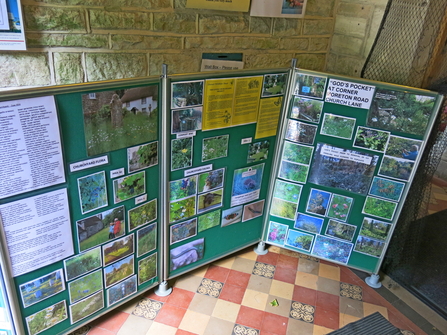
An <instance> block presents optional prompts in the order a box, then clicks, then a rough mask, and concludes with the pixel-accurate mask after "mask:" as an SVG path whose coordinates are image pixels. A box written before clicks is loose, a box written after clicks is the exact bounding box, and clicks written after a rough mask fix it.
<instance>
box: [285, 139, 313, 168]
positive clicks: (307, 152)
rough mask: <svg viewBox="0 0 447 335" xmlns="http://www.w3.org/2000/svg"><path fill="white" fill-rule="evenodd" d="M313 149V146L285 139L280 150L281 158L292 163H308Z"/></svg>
mask: <svg viewBox="0 0 447 335" xmlns="http://www.w3.org/2000/svg"><path fill="white" fill-rule="evenodd" d="M313 150H314V148H313V147H309V146H307V145H300V144H296V143H292V142H288V141H285V142H284V147H283V150H282V159H283V160H286V161H289V162H293V163H298V164H307V165H308V164H310V160H311V158H312V152H313Z"/></svg>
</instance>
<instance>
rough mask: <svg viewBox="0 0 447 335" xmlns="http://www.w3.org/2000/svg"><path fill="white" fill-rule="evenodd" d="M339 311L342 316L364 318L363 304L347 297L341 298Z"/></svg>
mask: <svg viewBox="0 0 447 335" xmlns="http://www.w3.org/2000/svg"><path fill="white" fill-rule="evenodd" d="M339 311H340V313H341V314H345V315H351V316H354V317H356V318H363V316H364V311H363V302H362V301H359V300H354V299H350V298H346V297H340V304H339Z"/></svg>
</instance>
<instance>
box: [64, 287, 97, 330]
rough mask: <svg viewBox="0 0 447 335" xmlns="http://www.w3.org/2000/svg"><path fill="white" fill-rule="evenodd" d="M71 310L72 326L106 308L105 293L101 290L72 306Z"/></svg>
mask: <svg viewBox="0 0 447 335" xmlns="http://www.w3.org/2000/svg"><path fill="white" fill-rule="evenodd" d="M69 308H70V321H71V324H74V323H76V322H79V321H81V320H82V319H85V318H86V317H88V316H90V315H92V314H93V313H96V312H98V311H99V310H101V309H103V308H104V292H103V291H102V290H101V291H100V292H98V293H96V294H94V295H92V296H91V297H88V298H85V299H84V300H81V301H79V302H77V303H75V304H74V305H70V306H69Z"/></svg>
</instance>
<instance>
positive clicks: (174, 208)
mask: <svg viewBox="0 0 447 335" xmlns="http://www.w3.org/2000/svg"><path fill="white" fill-rule="evenodd" d="M195 214H196V197H195V196H192V197H189V198H185V199H182V200H178V201H174V202H171V203H170V204H169V222H175V221H179V220H184V219H187V218H190V217H191V216H193V215H195Z"/></svg>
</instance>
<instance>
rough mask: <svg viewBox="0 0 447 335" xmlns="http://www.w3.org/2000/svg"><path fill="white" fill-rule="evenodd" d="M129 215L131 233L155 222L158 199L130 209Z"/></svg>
mask: <svg viewBox="0 0 447 335" xmlns="http://www.w3.org/2000/svg"><path fill="white" fill-rule="evenodd" d="M127 214H128V216H129V231H132V230H134V229H136V228H138V227H141V226H144V225H145V224H146V223H149V222H151V221H154V220H155V219H157V198H155V199H153V200H151V201H148V202H146V203H144V204H142V205H140V206H137V207H135V208H132V209H129V211H128V212H127Z"/></svg>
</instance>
